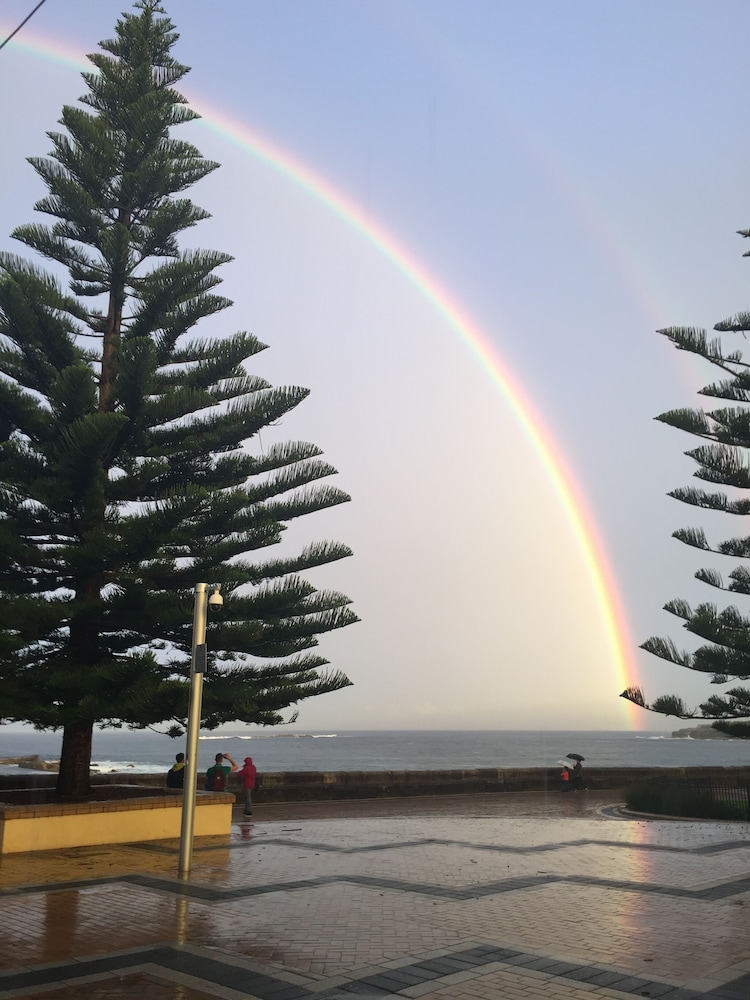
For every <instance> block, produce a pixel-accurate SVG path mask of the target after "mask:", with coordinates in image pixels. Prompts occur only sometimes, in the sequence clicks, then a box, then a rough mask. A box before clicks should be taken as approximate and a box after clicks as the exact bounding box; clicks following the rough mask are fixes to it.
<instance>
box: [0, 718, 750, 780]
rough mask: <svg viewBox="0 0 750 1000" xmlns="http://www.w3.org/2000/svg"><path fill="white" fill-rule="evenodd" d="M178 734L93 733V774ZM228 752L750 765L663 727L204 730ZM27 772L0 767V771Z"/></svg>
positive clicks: (12, 752) (530, 763)
mask: <svg viewBox="0 0 750 1000" xmlns="http://www.w3.org/2000/svg"><path fill="white" fill-rule="evenodd" d="M61 739H62V737H61V734H60V733H41V732H35V731H34V730H30V729H28V728H26V729H18V730H14V729H11V728H9V727H2V726H0V759H5V758H9V757H28V756H32V755H38V756H39V757H40V758H41V759H42V760H47V761H56V760H59V757H60V746H61ZM184 749H185V738H184V737H182V738H180V739H176V740H175V739H172V738H171V737H169V736H166V735H164V734H161V733H155V732H152V731H150V730H146V731H139V732H129V731H123V730H96V731H95V733H94V740H93V754H92V768H93V769H94V770H96V771H99V772H101V773H109V772H120V771H122V772H127V771H131V772H146V773H156V772H160V771H166V770H167V769H168V768H169V767H170V766H171V764H172V763H173V761H174V758H175V754H176V753H178V752H181V751H184ZM218 752H221V753H228V754H230V756H232V757H233V758H234V759H235V760H236V761H237V763H238V764H239V765H241V764H242V761H243V760H244V758H245V757H248V756H250V757H252V758H253V759H254V761H255V763H256V766H257V767H258V770H259V771H266V772H274V771H422V770H425V771H433V770H440V771H443V770H474V769H476V768H483V767H497V768H523V767H556V766H558V764H559V762H560V761H563V760H564V759H565V757H566V755H567V754H569V753H577V754H581V755H582V756H583V757H584V758H585V761H586V765H585V766H591V767H628V766H630V767H701V766H703V767H708V766H719V767H731V766H737V765H746V764H750V741H748V740H721V739H718V740H703V739H692V738H685V737H674V736H672V732H671V731H664V732H646V731H631V730H338V731H329V732H325V731H314V730H310V731H308V732H301V731H299V732H298V731H294V732H290V731H288V730H287V731H278V730H277V731H274V730H268V731H262V730H260V731H259V730H248V729H234V730H229V731H225V732H222V733H217V732H213V733H208V732H207V733H204V734H202V735H201V737H200V742H199V758H198V767H199V769H205V768H206V767H208V766H209V765H210V764H212V763H213V758H214V756H215V754H216V753H218ZM26 770H27V769H24V768H19V767H17V766H16V765H10V764H4V765H0V773H5V774H8V773H19V772H25V771H26Z"/></svg>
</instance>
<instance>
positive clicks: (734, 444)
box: [621, 230, 750, 739]
mask: <svg viewBox="0 0 750 1000" xmlns="http://www.w3.org/2000/svg"><path fill="white" fill-rule="evenodd" d="M739 235H740V236H743V237H745V238H747V237H750V230H740V231H739ZM746 256H747V254H746ZM714 331H715V332H716V333H717V334H719V335H721V334H737V333H740V334H742V335H743V336H745V335H747V333H748V331H750V313H747V312H745V313H740V314H738V315H737V316H733V317H730V318H729V319H727V320H724V321H723V322H721V323H717V324H716V325H715V326H714ZM659 333H661V334H663V335H664V336H665V337H667V338H668V339H669V340H670V341H671V342H672V344H674V346H675V347H676V348H677V349H678V350H681V351H689V352H690V353H691V354H695V355H696V356H697V357H699V358H702V359H704V360H705V361H707V362H708V364H709V365H711V366H712V368H713V369H715V370H717V371H718V372H719V373H720V374H719V376H718V380H717V381H715V382H712V383H710V384H709V385H707V386H705V387H704V388H702V389H700V390H699V393H700V394H701V395H703V396H705V397H707V398H709V399H716V400H723V401H724V402H725V403H729V404H731V405H721V406H720V405H718V404H717V405H716V406H712V407H711V408H710V409H707V410H703V409H687V408H683V409H677V410H670V411H668V412H667V413H662V414H661V415H660V416H658V417H657V418H656V419H657V420H660V421H662V422H663V423H665V424H668V425H669V426H671V427H676V428H677V429H678V430H681V431H685V432H686V433H688V434H691V435H693V436H694V437H697V438H698V439H700V441H701V443H700V444H699V445H698V447H696V448H694V449H693V450H691V451H688V452H687V453H686V454H687V455H688V456H689V457H690V458H692V459H693V460H694V461H695V462H696V464H697V466H698V468H697V470H696V471H695V473H694V475H695V477H696V478H697V479H700V480H702V481H703V482H704V483H709V484H711V485H712V486H724V487H728V488H729V490H730V491H731V493H725V492H724V491H717V490H712V489H703V488H697V487H694V486H692V487H684V488H680V489H676V490H673V491H671V492H670V494H669V495H670V496H672V497H674V498H675V499H677V500H680V501H681V502H683V503H686V504H689V505H690V506H692V507H696V508H698V509H699V510H709V511H718V512H720V513H724V514H730V515H733V516H734V517H735V518H738V517H739V518H744V517H746V516H747V515H748V514H750V495H748V490H750V409H748V407H747V405H746V404H748V403H750V366H748V363H747V362H746V361H744V360H743V357H742V353H741V351H738V350H734V351H727V350H726V349H725V344H724V340H725V338H722V337H721V336H717V337H714V338H709V337H707V335H706V331H705V330H700V329H695V328H690V327H689V328H685V327H671V328H669V329H665V330H660V331H659ZM673 537H674V538H677V539H678V540H679V541H681V542H683V543H685V544H686V545H690V546H692V547H693V548H696V549H699V550H700V551H702V552H708V553H714V554H716V555H719V556H720V557H722V558H723V559H724V561H730V560H731V562H732V565H731V567H730V568H729V572H728V573H727V579H726V580H725V579H724V575H723V574H722V573H721V572H720V570H719V569H717V568H716V567H711V568H707V569H699V570H698V571H697V572H696V574H695V576H696V579H698V580H700V581H701V582H702V583H704V584H706V585H707V586H709V587H712V588H714V589H715V590H720V591H724V592H725V593H728V594H731V595H733V596H737V597H739V598H740V599H742V598H747V596H748V595H750V569H749V568H748V566H747V560H748V559H749V558H750V537H748V536H744V537H740V538H730V539H727V540H726V541H721V542H718V543H711V542H709V540H708V538H707V536H706V533H705V531H704V529H703V528H700V527H689V528H681V529H679V530H677V531H675V532H673ZM743 562H744V565H743ZM745 603H746V604H747V602H745ZM665 610H666V611H669V612H670V613H671V614H673V615H675V616H676V617H677V618H679V619H681V620H682V623H683V627H684V628H685V629H687V631H688V632H690V633H692V634H693V635H695V636H697V637H698V639H700V640H704V642H705V644H704V645H699V646H698V647H697V648H696V649H695V650H694V651H693V652H688V651H685V650H681V649H678V648H677V646H676V645H675V643H674V642H673V640H672V639H669V638H660V637H658V636H653V637H651V638H650V639H647V640H646V642H644V643H643V644H642V646H641V648H642V649H645V650H647V651H648V652H650V653H653V654H654V655H655V656H658V657H660V658H662V659H664V660H667V661H669V662H670V663H674V664H676V665H677V666H680V667H684V668H686V669H688V670H693V671H696V672H698V673H701V674H705V675H707V677H708V678H709V679H710V683H711V684H717V685H722V686H723V685H727V684H730V683H731V684H735V685H736V682H737V681H746V680H748V679H749V678H750V618H748V617H747V614H743V613H742V611H741V610H740V609H739V608H738V607H737V605H736V604H729V605H727V606H725V607H723V608H722V609H721V610H720V609H719V608H718V606H717V605H716V604H714V603H711V602H705V603H703V604H699V605H698V606H697V607H695V608H693V607H691V605H690V604H689V603H688V602H687V601H685V600H680V599H677V600H673V601H669V602H668V603H667V604H666V605H665ZM621 697H623V698H626V699H627V700H628V701H632V702H634V703H635V704H636V705H639V706H641V708H645V709H647V710H648V711H651V712H656V713H658V714H661V715H671V716H676V717H677V718H680V719H696V718H697V719H706V720H711V721H712V725H713V728H714V729H717V730H718V731H720V732H723V733H726V734H727V735H729V736H734V737H736V738H740V739H750V690H748V688H746V687H742V686H734V687H731V688H730V689H729V690H727V691H726V692H725V693H723V694H716V695H713V696H712V697H710V698H708V699H707V700H706V701H704V702H703V703H702V704H700V705H699V706H698V707H697V708H688V706H687V704H686V702H685V701H684V699H683V698H682V697H680V696H679V695H676V694H670V695H661V696H660V697H658V698H656V699H655V700H654V701H653V702H652V703H650V704H649V703H648V702H647V701H646V699H645V697H644V694H643V691H642V690H641V689H640V688H639V687H630V688H627V689H626V690H625V691H623V692H622V695H621Z"/></svg>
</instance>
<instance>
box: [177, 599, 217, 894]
mask: <svg viewBox="0 0 750 1000" xmlns="http://www.w3.org/2000/svg"><path fill="white" fill-rule="evenodd" d="M219 589H220V588H219V585H218V584H217V585H216V586H215V587H214V589H213V592H212V593H211V595H210V596H208V594H207V591H208V584H207V583H196V585H195V601H194V604H193V645H192V658H191V664H190V704H189V706H188V723H187V763H186V764H185V784H184V788H183V792H182V826H181V828H180V860H179V867H178V872H179V874H180V875H183V876H184V875H189V874H190V867H191V865H192V861H193V836H194V830H195V796H196V784H197V777H198V735H199V733H200V728H201V705H202V702H203V674H204V673H205V671H206V658H207V651H206V613H207V610H208V607H211V608H212V609H213V608H218V607H221V605H222V604H223V603H224V598H223V597H222V596H221V594H220V593H219Z"/></svg>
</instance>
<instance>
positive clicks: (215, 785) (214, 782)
mask: <svg viewBox="0 0 750 1000" xmlns="http://www.w3.org/2000/svg"><path fill="white" fill-rule="evenodd" d="M225 760H228V761H229V763H230V764H231V765H232V766H231V767H227V765H226V764H223V763H222V761H225ZM236 770H237V765H236V763H235V762H234V761H233V760H232V758H231V757H230V756H229V754H228V753H217V754H216V763H215V764H214V765H213V767H209V769H208V770H207V771H206V791H207V792H225V791H226V789H227V778H228V777H229V775H230V774H231V773H232V771H236Z"/></svg>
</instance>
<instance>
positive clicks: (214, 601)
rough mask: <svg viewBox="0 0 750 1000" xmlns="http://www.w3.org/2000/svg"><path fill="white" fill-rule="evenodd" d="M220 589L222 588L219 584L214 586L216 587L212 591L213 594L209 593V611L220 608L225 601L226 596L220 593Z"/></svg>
mask: <svg viewBox="0 0 750 1000" xmlns="http://www.w3.org/2000/svg"><path fill="white" fill-rule="evenodd" d="M219 589H220V588H219V585H218V584H217V585H216V586H215V587H214V589H213V593H211V594H209V595H208V610H209V611H218V610H219V608H220V607H221V606H222V604H223V603H224V598H223V597H222V596H221V594H220V593H219Z"/></svg>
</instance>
